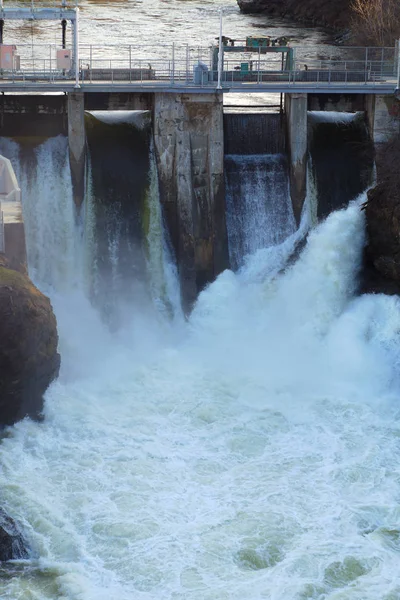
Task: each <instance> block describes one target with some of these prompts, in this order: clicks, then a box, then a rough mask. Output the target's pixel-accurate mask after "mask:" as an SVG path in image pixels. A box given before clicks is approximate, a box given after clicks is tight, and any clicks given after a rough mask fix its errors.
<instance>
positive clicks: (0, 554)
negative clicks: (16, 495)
mask: <svg viewBox="0 0 400 600" xmlns="http://www.w3.org/2000/svg"><path fill="white" fill-rule="evenodd" d="M28 556H29V553H28V549H27V545H26V542H25V539H24V536H23V535H22V532H21V529H20V527H19V525H18V524H17V523H16V522H15V521H13V519H11V517H9V516H8V515H7V514H6V513H5V512H4V511H3V510H2V509H0V561H1V562H4V561H7V560H17V559H22V558H28Z"/></svg>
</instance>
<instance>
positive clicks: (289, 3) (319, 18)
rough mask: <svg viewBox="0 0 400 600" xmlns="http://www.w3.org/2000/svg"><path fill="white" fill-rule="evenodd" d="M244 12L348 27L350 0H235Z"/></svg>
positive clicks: (343, 27) (335, 26)
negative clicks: (333, 0)
mask: <svg viewBox="0 0 400 600" xmlns="http://www.w3.org/2000/svg"><path fill="white" fill-rule="evenodd" d="M237 1H238V4H239V7H240V10H241V11H242V12H246V13H266V14H269V15H273V16H287V17H291V18H294V19H296V20H298V21H301V22H305V23H313V24H315V25H321V26H324V27H329V28H333V29H339V30H340V29H348V28H349V26H350V20H351V11H350V0H337V1H336V2H332V0H303V2H298V0H237Z"/></svg>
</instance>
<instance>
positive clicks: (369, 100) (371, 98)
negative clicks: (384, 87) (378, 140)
mask: <svg viewBox="0 0 400 600" xmlns="http://www.w3.org/2000/svg"><path fill="white" fill-rule="evenodd" d="M364 111H365V118H366V121H367V125H368V131H369V135H370V137H371V140H373V139H374V121H375V94H366V96H365V105H364Z"/></svg>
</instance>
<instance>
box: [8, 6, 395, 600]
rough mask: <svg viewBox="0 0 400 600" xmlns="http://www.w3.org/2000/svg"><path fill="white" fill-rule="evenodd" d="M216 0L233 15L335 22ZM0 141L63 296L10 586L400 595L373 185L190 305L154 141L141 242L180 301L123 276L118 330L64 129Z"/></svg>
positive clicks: (232, 598) (104, 30)
mask: <svg viewBox="0 0 400 600" xmlns="http://www.w3.org/2000/svg"><path fill="white" fill-rule="evenodd" d="M220 5H223V6H224V7H225V8H226V15H225V28H226V32H227V34H228V35H232V36H238V37H239V36H245V35H247V34H250V33H255V32H257V33H258V32H260V33H263V34H269V33H271V30H273V31H274V32H277V33H286V34H287V33H288V32H289V31H290V32H291V33H290V35H291V36H293V39H294V40H295V41H296V42H299V43H302V44H310V46H312V45H313V44H314V43H321V42H323V41H324V40H327V38H326V36H325V35H324V34H323V33H321V32H318V31H317V32H315V31H314V32H311V31H310V30H307V29H304V28H296V27H295V26H294V25H292V24H288V23H284V22H278V21H270V20H268V19H267V18H266V17H262V16H256V17H252V16H243V15H240V14H239V12H238V9H237V7H236V3H235V2H234V1H233V0H232V1H228V0H221V2H218V6H220ZM255 26H256V27H255ZM260 26H261V27H260ZM26 31H29V28H28V29H26V30H25V34H24V31H23V30H22V29H21V28H17V29H15V32H14V33H15V36H16V37H18V36H22V37H21V40H22V39H24V38H23V36H24V35H25V36H26V35H27V34H26ZM217 31H218V12H217V3H213V2H202V3H200V2H197V1H192V0H181V1H178V0H171V1H170V2H163V1H161V0H145V1H143V2H135V1H131V2H130V1H126V2H120V1H116V2H107V3H102V2H84V3H82V37H83V38H85V36H86V37H87V39H88V41H90V42H92V43H101V42H102V40H107V41H115V42H118V43H119V42H120V41H121V40H123V41H124V42H132V43H145V42H148V41H149V40H150V41H157V40H163V41H165V39H169V38H171V37H173V38H175V40H179V41H182V42H184V43H186V40H187V37H188V36H190V38H191V40H193V41H194V42H196V44H197V43H198V44H202V45H203V44H207V43H209V42H211V41H212V40H213V38H214V37H215V36H216V35H217ZM38 35H39V36H41V38H42V39H43V40H44V41H46V40H47V42H49V41H52V42H53V41H54V39H53V38H54V36H53V33H51V32H50V33H49V31H47V29H45V28H44V27H42V26H40V28H39V30H38ZM52 36H53V37H52ZM1 152H2V153H3V154H6V155H7V156H9V157H10V158H11V160H12V161H13V164H14V166H15V168H16V172H17V176H18V178H19V181H20V184H21V187H22V194H23V202H24V215H25V223H26V231H27V242H28V249H29V267H30V273H31V275H32V277H33V278H34V280H35V282H36V283H37V285H38V286H39V287H41V288H42V289H43V290H44V291H45V292H46V293H48V294H49V295H50V297H51V299H52V302H53V305H54V308H55V312H56V314H57V319H58V326H59V335H60V352H61V355H62V370H61V374H60V378H59V380H58V381H57V382H55V383H54V384H53V385H52V386H51V388H50V389H49V390H48V393H47V395H46V405H45V414H44V416H45V418H44V421H43V423H34V422H32V421H30V420H26V421H24V422H21V423H19V424H17V425H16V426H14V427H12V428H9V429H8V430H7V432H6V433H5V435H4V436H3V438H2V441H1V444H0V504H1V506H2V507H4V509H5V510H6V511H7V512H8V513H9V514H10V515H11V516H12V517H13V518H14V519H16V520H17V521H19V522H20V524H21V526H22V528H23V531H24V534H25V536H26V539H27V541H28V543H29V546H30V548H31V556H30V558H29V559H28V560H24V561H16V562H15V563H13V564H11V565H2V566H1V567H0V597H1V598H2V599H5V600H261V599H263V600H308V599H314V600H399V599H400V571H399V558H400V467H399V465H400V420H399V419H400V411H399V394H400V388H399V381H400V380H399V375H400V374H399V366H400V345H399V331H400V306H399V300H398V298H396V297H385V296H379V295H378V296H364V297H359V298H356V297H355V295H354V294H355V289H356V283H357V278H358V274H359V270H360V265H361V257H362V250H363V245H364V241H365V223H364V213H363V212H362V211H360V210H359V203H360V202H363V201H365V197H364V198H360V199H359V200H358V202H356V203H353V204H352V205H351V206H350V207H349V208H348V209H346V210H343V211H341V212H337V213H334V214H332V215H331V216H330V217H329V218H328V220H327V221H326V222H325V223H323V224H322V225H320V226H319V227H318V228H316V229H315V230H314V232H313V233H312V235H311V236H310V237H309V241H308V243H307V245H306V246H305V249H304V250H303V251H302V253H301V255H300V257H299V259H298V260H297V262H295V263H294V264H291V266H290V267H288V268H287V269H286V270H285V269H284V268H283V267H284V266H285V265H286V264H287V261H288V259H289V257H290V256H291V254H292V252H293V249H294V247H295V244H296V241H298V239H299V236H300V234H299V233H297V234H293V235H292V236H291V237H289V238H288V239H287V240H286V242H284V243H283V244H281V245H280V246H277V247H275V248H263V249H261V250H259V251H257V252H256V253H255V254H254V255H253V256H251V257H247V259H246V260H244V263H245V264H244V267H243V268H242V269H241V271H240V272H238V273H233V272H231V271H227V272H225V273H224V274H222V275H221V276H220V277H219V278H218V280H217V281H216V282H215V283H214V284H213V285H211V286H210V287H209V288H208V289H207V290H205V291H204V292H203V293H202V294H201V296H200V298H199V301H198V304H197V305H196V307H195V309H194V311H193V313H192V315H191V316H190V318H189V319H188V320H185V319H184V318H183V317H182V314H181V312H180V308H179V301H178V298H179V293H178V290H177V284H176V276H175V273H174V268H173V265H172V264H171V262H170V259H169V257H168V253H166V252H165V247H166V246H165V232H164V231H163V228H162V219H161V217H160V211H159V205H158V196H157V185H155V183H156V179H154V172H153V171H154V162H153V163H152V164H153V167H152V169H153V171H152V172H151V173H150V174H149V177H150V179H151V180H152V185H151V186H150V188H151V190H150V191H151V194H150V195H151V207H152V208H151V210H150V211H149V212H150V214H151V215H153V216H152V217H151V219H153V222H152V227H150V229H149V239H148V241H149V247H150V249H151V252H157V253H158V256H159V257H160V256H162V260H152V256H151V255H150V259H149V260H148V261H147V271H148V272H147V275H148V277H149V279H153V280H154V281H156V283H157V281H158V289H161V288H162V289H163V290H164V294H168V295H169V300H170V306H172V307H173V310H172V311H170V314H169V315H167V314H165V311H164V312H163V311H160V310H159V309H158V304H157V303H156V302H155V303H154V304H152V303H151V302H150V301H149V296H148V295H147V296H146V295H145V294H144V295H143V296H140V295H137V296H135V299H132V302H131V303H129V302H126V295H125V302H124V304H123V305H121V306H120V314H121V315H123V327H121V328H120V329H119V330H118V331H114V332H111V331H110V330H109V328H108V327H107V325H106V324H105V323H104V322H103V320H102V319H101V316H100V312H99V311H98V310H97V309H96V308H94V307H93V306H92V305H91V303H90V300H89V298H88V294H87V281H88V278H89V277H90V275H91V274H90V273H89V272H88V264H90V261H88V260H87V258H88V252H89V251H90V244H94V243H95V242H96V240H94V239H93V236H94V233H93V230H91V229H90V227H91V223H90V210H89V208H90V206H88V207H87V208H88V210H87V213H86V217H87V222H86V223H85V224H84V226H85V230H84V232H83V231H82V222H79V221H78V222H77V221H76V219H75V215H74V208H73V202H72V190H71V183H70V173H69V168H68V164H67V159H66V156H67V143H66V140H65V139H64V138H62V137H60V138H54V139H51V140H48V141H47V142H44V143H42V144H41V145H39V146H37V147H36V148H35V150H34V157H33V155H32V152H33V151H32V152H31V154H30V158H29V161H27V162H26V163H25V162H24V160H23V157H22V154H20V149H19V146H18V144H17V143H16V142H14V141H10V140H4V139H3V140H1ZM28 163H29V164H28ZM32 165H33V166H32ZM35 165H36V166H35ZM89 199H90V194H89V192H88V197H87V199H86V201H87V203H88V204H90V203H89ZM314 200H315V199H314V198H313V192H312V190H311V189H310V190H309V192H308V202H309V203H310V204H312V203H313V201H314ZM291 218H292V216H291ZM276 226H277V227H278V224H277V225H276ZM303 226H305V225H304V223H303ZM254 227H255V228H257V223H255V224H254ZM271 227H272V225H271ZM287 230H288V231H291V229H290V228H288V229H287ZM116 240H117V238H115V239H114V240H110V255H112V256H118V248H117V247H116V246H117V242H116ZM89 242H90V243H89ZM150 254H151V253H150ZM161 263H162V268H161V267H160V264H161ZM155 264H158V267H157V269H156V268H155V266H154V265H155ZM160 278H161V279H162V281H160ZM119 284H120V285H121V282H119ZM155 287H157V286H155ZM140 298H142V300H141V299H140ZM145 299H147V300H145ZM115 304H116V305H119V304H120V298H119V297H118V296H116V297H115ZM171 315H173V316H171Z"/></svg>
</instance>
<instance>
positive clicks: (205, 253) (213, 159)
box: [154, 94, 229, 311]
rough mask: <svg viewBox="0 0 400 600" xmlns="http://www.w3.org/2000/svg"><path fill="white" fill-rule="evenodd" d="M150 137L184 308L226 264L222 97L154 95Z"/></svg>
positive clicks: (190, 303) (190, 304)
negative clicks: (152, 134)
mask: <svg viewBox="0 0 400 600" xmlns="http://www.w3.org/2000/svg"><path fill="white" fill-rule="evenodd" d="M154 141H155V148H156V154H157V162H158V172H159V179H160V193H161V202H162V205H163V209H164V214H165V216H166V220H167V223H168V228H169V232H170V236H171V240H172V244H173V248H174V250H175V253H176V259H177V264H178V271H179V278H180V282H181V294H182V302H183V305H184V308H185V310H186V311H188V310H190V308H191V307H192V306H193V303H194V302H195V300H196V298H197V295H198V293H199V291H201V290H202V289H203V288H204V287H205V286H206V285H207V284H208V283H210V282H211V281H213V280H214V279H215V277H217V275H218V274H219V273H221V271H223V270H224V269H225V268H227V267H228V264H229V257H228V241H227V231H226V220H225V191H224V140H223V105H222V96H221V95H218V94H215V95H210V94H207V95H206V94H182V95H180V94H174V95H172V94H155V100H154Z"/></svg>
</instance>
